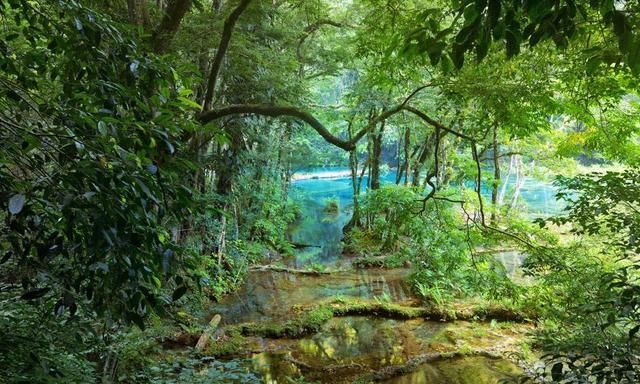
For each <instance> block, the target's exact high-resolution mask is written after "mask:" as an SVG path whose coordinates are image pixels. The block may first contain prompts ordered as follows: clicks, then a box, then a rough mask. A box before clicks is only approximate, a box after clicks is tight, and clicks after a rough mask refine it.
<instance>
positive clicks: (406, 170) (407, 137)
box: [404, 128, 411, 187]
mask: <svg viewBox="0 0 640 384" xmlns="http://www.w3.org/2000/svg"><path fill="white" fill-rule="evenodd" d="M410 144H411V129H410V128H407V129H406V130H405V132H404V185H405V187H406V186H407V185H409V167H410V166H411V164H409V162H410V161H411V157H410V156H409V145H410Z"/></svg>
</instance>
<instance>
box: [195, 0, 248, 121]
mask: <svg viewBox="0 0 640 384" xmlns="http://www.w3.org/2000/svg"><path fill="white" fill-rule="evenodd" d="M249 3H251V0H241V1H240V4H238V6H237V7H236V8H235V9H234V10H233V12H231V14H230V15H229V17H227V20H225V22H224V28H223V29H222V38H221V39H220V44H219V45H218V50H217V51H216V55H215V57H214V58H213V63H212V64H211V72H209V79H208V80H207V91H206V93H205V96H204V103H203V110H208V109H210V108H211V104H212V103H213V95H214V93H215V89H216V83H217V82H218V75H219V74H220V67H222V59H223V58H224V55H225V54H226V53H227V50H228V49H229V43H230V42H231V34H232V33H233V28H234V27H235V25H236V22H237V21H238V19H239V18H240V15H241V14H242V12H244V10H245V9H247V6H248V5H249Z"/></svg>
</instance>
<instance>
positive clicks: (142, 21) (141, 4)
mask: <svg viewBox="0 0 640 384" xmlns="http://www.w3.org/2000/svg"><path fill="white" fill-rule="evenodd" d="M127 11H128V14H129V22H130V23H131V24H134V25H137V26H142V27H144V28H145V29H146V30H149V29H150V28H151V21H150V20H149V12H148V9H147V6H146V3H145V0H127Z"/></svg>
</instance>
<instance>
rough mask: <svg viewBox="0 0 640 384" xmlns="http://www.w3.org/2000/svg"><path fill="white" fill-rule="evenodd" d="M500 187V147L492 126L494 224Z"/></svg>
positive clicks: (496, 128)
mask: <svg viewBox="0 0 640 384" xmlns="http://www.w3.org/2000/svg"><path fill="white" fill-rule="evenodd" d="M499 187H500V147H499V145H498V127H497V125H496V124H494V126H493V188H492V189H491V204H492V205H493V211H492V212H491V223H492V224H495V221H496V210H497V208H498V188H499Z"/></svg>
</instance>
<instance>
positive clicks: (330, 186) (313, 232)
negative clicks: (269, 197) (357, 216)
mask: <svg viewBox="0 0 640 384" xmlns="http://www.w3.org/2000/svg"><path fill="white" fill-rule="evenodd" d="M344 170H347V168H320V169H310V170H305V171H304V173H305V174H313V177H314V178H310V179H304V180H296V181H294V182H293V187H292V188H291V192H290V195H291V197H292V198H293V199H294V201H296V202H297V203H298V204H300V207H301V211H302V215H301V218H300V220H299V221H298V223H296V225H295V226H294V227H293V228H292V229H291V231H290V232H291V233H290V234H291V240H292V241H294V242H296V243H301V244H309V245H314V246H315V247H310V248H304V249H301V250H299V251H298V252H296V258H295V260H292V262H291V265H292V266H295V267H303V266H305V265H309V264H312V263H318V264H324V265H328V264H336V263H337V264H339V263H340V262H341V261H342V260H343V258H341V257H340V254H341V240H342V228H343V227H344V225H345V224H346V223H347V222H348V221H349V219H350V218H351V214H352V208H353V188H352V185H351V178H350V177H334V178H323V175H328V174H330V173H333V172H336V171H344ZM395 178H396V173H395V171H390V172H387V173H386V174H384V175H382V176H381V180H380V181H381V183H382V184H391V183H395ZM367 181H368V180H367V177H365V178H364V180H363V181H362V185H363V188H364V186H366V185H367ZM467 187H468V188H473V183H472V182H470V183H468V184H467ZM514 187H515V177H512V178H511V180H509V181H507V189H506V196H505V204H509V203H510V201H511V200H510V199H511V196H512V194H513V190H514ZM556 191H557V189H556V188H555V187H554V186H553V185H552V184H551V183H548V182H543V181H539V180H536V179H534V178H526V179H525V182H524V184H523V186H522V187H521V189H520V198H519V203H518V204H519V207H521V208H523V209H524V210H525V214H526V215H527V217H531V218H535V217H541V216H548V215H553V214H558V213H560V212H561V211H562V207H563V204H562V203H561V202H559V201H557V200H556V197H555V194H556ZM363 193H366V191H363ZM482 195H483V197H484V199H485V200H490V198H491V197H490V196H491V190H490V187H489V186H486V185H483V188H482ZM330 201H337V202H338V212H337V213H334V212H327V211H325V207H326V206H327V204H328V203H329V202H330Z"/></svg>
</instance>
